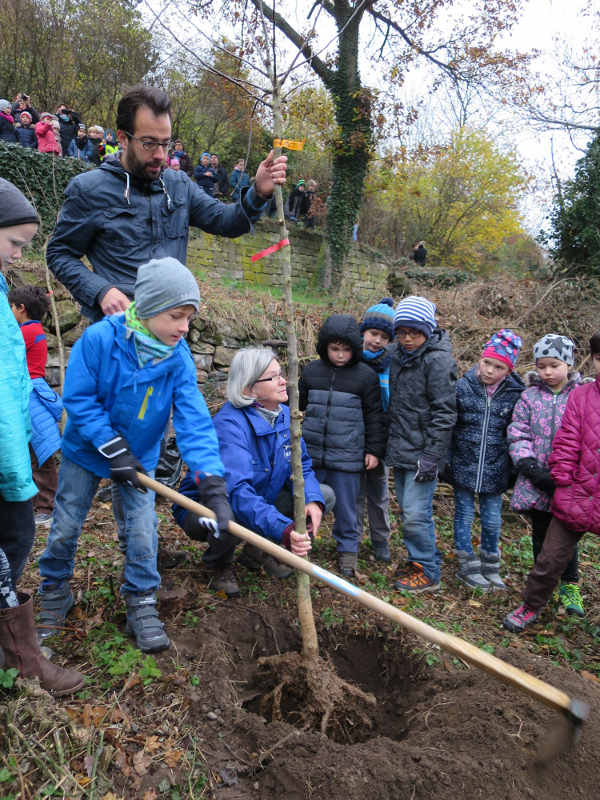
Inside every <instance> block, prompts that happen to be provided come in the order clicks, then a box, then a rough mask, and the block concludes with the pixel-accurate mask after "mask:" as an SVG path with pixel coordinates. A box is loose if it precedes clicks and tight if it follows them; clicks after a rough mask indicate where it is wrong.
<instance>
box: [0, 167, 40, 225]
mask: <svg viewBox="0 0 600 800" xmlns="http://www.w3.org/2000/svg"><path fill="white" fill-rule="evenodd" d="M28 222H34V223H35V224H36V225H39V224H40V218H39V217H38V215H37V213H36V210H35V208H34V207H33V206H32V205H31V203H30V202H29V200H28V199H27V198H26V197H25V195H24V194H23V192H21V190H20V189H17V187H16V186H15V185H14V184H13V183H11V182H10V181H7V180H4V178H0V228H12V227H13V226H14V225H25V224H26V223H28Z"/></svg>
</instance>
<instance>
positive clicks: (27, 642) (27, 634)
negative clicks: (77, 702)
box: [0, 592, 85, 695]
mask: <svg viewBox="0 0 600 800" xmlns="http://www.w3.org/2000/svg"><path fill="white" fill-rule="evenodd" d="M18 598H19V603H20V605H18V606H16V607H15V608H2V609H0V647H1V648H2V649H3V650H4V669H9V668H11V667H14V668H16V669H17V670H18V671H19V675H20V676H21V678H33V677H36V676H37V677H38V678H39V679H40V685H41V686H42V688H43V689H46V690H47V691H49V692H53V693H54V694H55V695H63V694H71V693H72V692H76V691H77V690H78V689H81V687H82V686H83V684H84V681H85V679H84V676H83V675H82V674H81V672H77V670H75V669H63V668H62V667H59V666H57V665H56V664H53V663H52V662H51V661H48V659H47V658H44V656H43V655H42V653H41V652H40V647H39V645H38V642H37V637H36V635H35V624H34V621H33V603H32V601H31V597H30V596H29V595H28V594H22V593H20V592H19V594H18Z"/></svg>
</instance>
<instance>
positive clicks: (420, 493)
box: [394, 468, 442, 583]
mask: <svg viewBox="0 0 600 800" xmlns="http://www.w3.org/2000/svg"><path fill="white" fill-rule="evenodd" d="M415 475H416V471H415V470H407V469H396V468H394V486H395V488H396V497H397V500H398V505H399V506H400V508H401V509H402V538H403V539H404V546H405V547H406V549H407V550H408V559H409V561H413V562H416V563H418V564H420V565H421V566H422V567H423V572H424V573H425V575H426V576H427V577H428V578H429V579H430V580H432V581H434V582H435V583H437V582H438V581H439V579H440V565H441V563H442V554H441V553H440V551H439V550H438V548H437V545H436V541H435V526H434V524H433V493H434V492H435V487H436V485H437V480H435V481H425V482H424V483H417V482H416V481H415Z"/></svg>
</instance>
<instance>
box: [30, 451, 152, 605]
mask: <svg viewBox="0 0 600 800" xmlns="http://www.w3.org/2000/svg"><path fill="white" fill-rule="evenodd" d="M149 474H150V476H151V477H152V475H153V473H149ZM99 482H100V478H99V477H98V476H97V475H94V474H93V473H92V472H89V471H88V470H87V469H84V468H83V467H80V466H79V465H78V464H75V462H73V461H70V460H69V459H68V458H66V457H65V456H64V455H63V457H62V462H61V465H60V470H59V473H58V491H57V493H56V499H55V502H54V516H53V518H52V526H51V528H50V534H49V536H48V542H47V544H46V549H45V550H44V552H43V553H42V556H41V558H40V560H39V565H40V573H41V575H42V578H43V581H42V591H44V590H46V589H48V588H49V586H50V585H51V584H56V583H61V582H62V581H68V580H69V579H70V578H71V577H72V575H73V566H74V563H75V553H76V551H77V543H78V541H79V537H80V535H81V528H82V526H83V523H84V522H85V518H86V517H87V514H88V511H89V509H90V506H91V504H92V500H93V498H94V495H95V493H96V489H97V488H98V483H99ZM115 491H116V493H117V494H118V496H119V500H120V504H119V505H120V508H121V510H122V515H123V517H122V520H121V521H120V522H118V525H119V528H120V529H121V528H122V530H123V536H124V542H125V543H126V547H127V549H126V552H125V582H124V583H123V585H122V586H121V594H122V595H125V594H143V593H146V592H151V591H155V590H156V589H158V587H159V586H160V575H159V573H158V570H157V568H156V554H157V551H158V534H157V517H156V514H155V513H154V492H151V491H150V490H148V491H147V492H146V493H144V494H143V493H141V492H138V491H137V490H136V489H133V488H132V487H130V486H125V485H123V484H118V485H117V486H116V490H115Z"/></svg>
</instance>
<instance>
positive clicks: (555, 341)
mask: <svg viewBox="0 0 600 800" xmlns="http://www.w3.org/2000/svg"><path fill="white" fill-rule="evenodd" d="M574 350H575V343H574V342H573V341H572V340H571V339H569V337H568V336H562V334H560V333H547V334H546V335H545V336H542V338H541V339H540V340H539V341H538V342H536V343H535V344H534V345H533V357H534V359H535V360H536V361H537V360H538V358H556V359H558V360H559V361H564V362H565V364H568V365H569V366H570V367H572V366H573V364H574V361H575V359H574V358H573V351H574Z"/></svg>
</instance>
